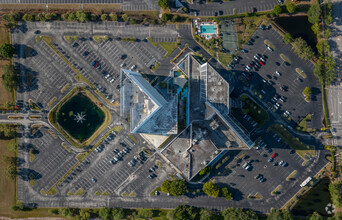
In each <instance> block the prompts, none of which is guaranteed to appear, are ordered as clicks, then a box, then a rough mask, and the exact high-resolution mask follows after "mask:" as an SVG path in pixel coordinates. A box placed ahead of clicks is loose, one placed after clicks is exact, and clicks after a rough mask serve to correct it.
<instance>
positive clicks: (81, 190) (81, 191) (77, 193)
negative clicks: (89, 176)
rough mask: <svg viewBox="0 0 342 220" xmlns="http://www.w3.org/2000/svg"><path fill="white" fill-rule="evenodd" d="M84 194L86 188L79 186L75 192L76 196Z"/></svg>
mask: <svg viewBox="0 0 342 220" xmlns="http://www.w3.org/2000/svg"><path fill="white" fill-rule="evenodd" d="M83 195H84V189H82V188H79V189H78V190H77V192H75V196H83Z"/></svg>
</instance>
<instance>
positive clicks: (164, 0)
mask: <svg viewBox="0 0 342 220" xmlns="http://www.w3.org/2000/svg"><path fill="white" fill-rule="evenodd" d="M158 6H159V7H161V8H162V9H167V8H169V6H170V1H169V0H158Z"/></svg>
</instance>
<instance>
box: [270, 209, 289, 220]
mask: <svg viewBox="0 0 342 220" xmlns="http://www.w3.org/2000/svg"><path fill="white" fill-rule="evenodd" d="M267 220H292V216H291V213H290V212H289V211H287V210H281V209H272V210H271V213H270V215H269V216H267Z"/></svg>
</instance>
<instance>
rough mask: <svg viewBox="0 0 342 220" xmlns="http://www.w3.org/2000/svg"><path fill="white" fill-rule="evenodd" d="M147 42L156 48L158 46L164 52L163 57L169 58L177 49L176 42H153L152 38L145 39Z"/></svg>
mask: <svg viewBox="0 0 342 220" xmlns="http://www.w3.org/2000/svg"><path fill="white" fill-rule="evenodd" d="M147 40H148V41H149V42H150V43H151V44H152V45H153V46H155V47H156V46H157V45H158V44H159V45H160V46H161V47H162V48H164V50H166V52H167V53H166V55H165V56H164V57H168V56H170V54H171V53H172V52H173V51H174V50H175V49H176V48H177V46H178V44H177V42H153V40H152V38H150V37H149V38H147Z"/></svg>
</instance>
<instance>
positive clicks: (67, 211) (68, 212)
mask: <svg viewBox="0 0 342 220" xmlns="http://www.w3.org/2000/svg"><path fill="white" fill-rule="evenodd" d="M58 213H59V215H60V216H63V217H71V216H73V212H72V209H71V208H59V209H58Z"/></svg>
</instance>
